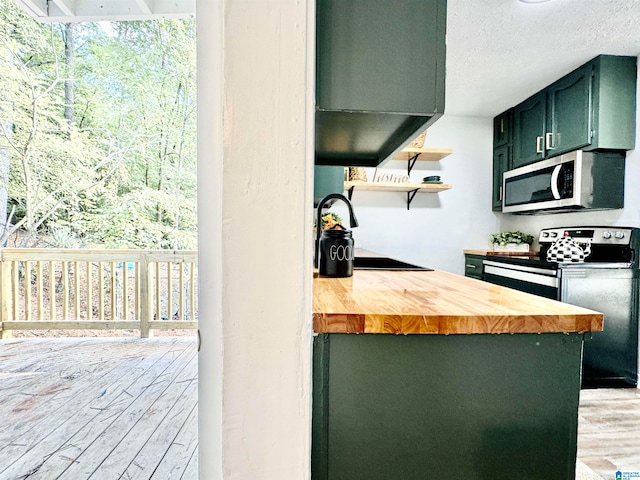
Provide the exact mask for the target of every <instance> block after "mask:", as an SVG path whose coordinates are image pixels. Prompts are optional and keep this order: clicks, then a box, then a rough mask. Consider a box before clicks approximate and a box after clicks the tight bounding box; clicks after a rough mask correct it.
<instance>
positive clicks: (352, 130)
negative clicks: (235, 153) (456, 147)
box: [315, 0, 447, 166]
mask: <svg viewBox="0 0 640 480" xmlns="http://www.w3.org/2000/svg"><path fill="white" fill-rule="evenodd" d="M446 12H447V2H446V0H373V1H372V0H317V1H316V118H315V120H316V146H315V152H316V158H315V160H316V165H343V166H378V165H379V164H381V163H382V162H384V161H385V160H387V159H388V158H390V157H391V156H392V155H393V154H395V153H396V152H397V151H399V150H401V149H402V148H403V147H404V146H405V145H406V144H407V143H409V142H410V141H411V140H412V139H413V138H414V137H415V136H417V135H418V134H419V133H420V132H422V131H424V130H425V129H426V127H428V126H429V125H431V124H432V123H433V122H435V121H436V119H438V118H439V117H440V116H442V114H443V113H444V92H445V90H444V87H445V50H446V48H445V47H446V43H445V34H446Z"/></svg>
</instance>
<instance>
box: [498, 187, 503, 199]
mask: <svg viewBox="0 0 640 480" xmlns="http://www.w3.org/2000/svg"><path fill="white" fill-rule="evenodd" d="M498 192H499V196H498V200H500V201H502V187H500V188H499V190H498Z"/></svg>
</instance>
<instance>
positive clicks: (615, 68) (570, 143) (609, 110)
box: [512, 55, 637, 168]
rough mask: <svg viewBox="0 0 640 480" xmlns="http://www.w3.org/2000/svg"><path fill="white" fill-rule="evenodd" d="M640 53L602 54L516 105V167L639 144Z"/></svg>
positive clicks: (625, 148)
mask: <svg viewBox="0 0 640 480" xmlns="http://www.w3.org/2000/svg"><path fill="white" fill-rule="evenodd" d="M636 63H637V59H636V57H629V56H613V55H600V56H598V57H596V58H594V59H593V60H591V61H589V62H587V63H586V64H584V65H583V66H581V67H579V68H578V69H576V70H574V71H573V72H571V73H569V74H568V75H565V76H564V77H562V78H561V79H560V80H558V81H556V82H555V83H553V84H551V85H550V86H548V87H547V88H545V89H544V90H542V91H540V92H538V93H537V94H535V95H533V96H531V97H530V98H528V99H527V100H525V101H524V102H522V103H521V104H519V105H517V106H516V107H514V109H513V121H514V127H513V167H512V168H517V167H520V166H523V165H527V164H529V163H532V162H535V161H537V160H542V159H544V158H549V157H553V156H556V155H561V154H563V153H566V152H570V151H572V150H577V149H583V150H587V151H591V150H632V149H633V148H634V147H635V131H636V128H635V122H636V114H635V109H636V82H637V72H636V68H637V67H636Z"/></svg>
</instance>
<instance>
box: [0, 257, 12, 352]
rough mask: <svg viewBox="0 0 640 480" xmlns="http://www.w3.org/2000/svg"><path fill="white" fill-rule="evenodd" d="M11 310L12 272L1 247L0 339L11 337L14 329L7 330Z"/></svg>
mask: <svg viewBox="0 0 640 480" xmlns="http://www.w3.org/2000/svg"><path fill="white" fill-rule="evenodd" d="M9 312H11V274H10V263H9V262H5V261H4V258H3V256H2V249H0V339H4V338H11V337H12V331H11V330H5V328H4V324H5V322H7V321H9V315H10V314H9Z"/></svg>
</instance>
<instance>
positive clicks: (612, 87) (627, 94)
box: [585, 55, 637, 150]
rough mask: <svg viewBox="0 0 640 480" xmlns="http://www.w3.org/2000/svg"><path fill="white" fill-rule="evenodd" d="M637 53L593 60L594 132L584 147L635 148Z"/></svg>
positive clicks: (607, 56)
mask: <svg viewBox="0 0 640 480" xmlns="http://www.w3.org/2000/svg"><path fill="white" fill-rule="evenodd" d="M636 64H637V59H636V57H615V56H609V55H602V56H600V57H597V58H596V59H595V60H594V61H593V66H594V71H593V75H594V85H593V110H592V115H591V116H592V125H593V127H592V128H593V132H592V133H593V135H592V139H591V145H589V147H588V148H585V150H595V149H602V150H633V149H634V148H635V144H636V142H635V141H636V79H637V65H636Z"/></svg>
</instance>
